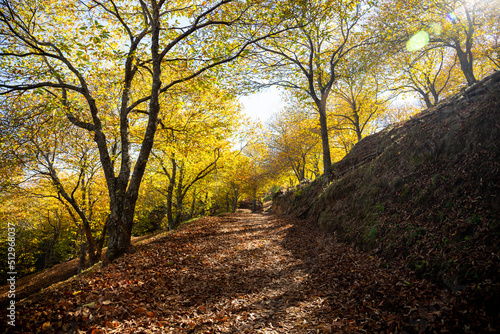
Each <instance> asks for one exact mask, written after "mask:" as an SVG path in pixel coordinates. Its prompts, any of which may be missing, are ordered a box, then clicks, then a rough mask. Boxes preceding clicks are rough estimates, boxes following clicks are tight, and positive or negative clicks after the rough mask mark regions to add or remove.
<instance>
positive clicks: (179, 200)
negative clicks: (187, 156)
mask: <svg viewBox="0 0 500 334" xmlns="http://www.w3.org/2000/svg"><path fill="white" fill-rule="evenodd" d="M183 187H184V166H183V165H181V166H180V168H179V181H178V182H177V189H176V192H177V194H176V196H175V198H176V205H175V227H176V228H177V227H178V226H179V225H180V224H181V223H182V216H183V211H184V206H183V202H184V192H183V191H182V190H183Z"/></svg>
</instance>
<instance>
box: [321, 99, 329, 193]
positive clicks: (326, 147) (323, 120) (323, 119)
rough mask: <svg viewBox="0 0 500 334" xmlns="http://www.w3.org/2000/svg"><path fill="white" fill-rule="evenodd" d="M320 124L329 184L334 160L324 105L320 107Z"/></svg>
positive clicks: (325, 178) (325, 168)
mask: <svg viewBox="0 0 500 334" xmlns="http://www.w3.org/2000/svg"><path fill="white" fill-rule="evenodd" d="M318 112H319V124H320V127H321V144H322V147H323V178H324V182H325V183H328V181H329V180H330V174H331V172H332V158H331V156H330V143H329V140H328V124H327V119H326V106H325V105H324V104H323V103H322V104H321V107H319V110H318Z"/></svg>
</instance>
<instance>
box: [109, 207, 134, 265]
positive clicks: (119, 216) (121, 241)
mask: <svg viewBox="0 0 500 334" xmlns="http://www.w3.org/2000/svg"><path fill="white" fill-rule="evenodd" d="M112 207H113V206H112ZM112 210H113V209H112ZM127 211H128V210H127ZM127 211H121V212H117V211H112V212H111V217H110V219H109V222H108V250H107V252H106V259H107V260H108V261H110V262H111V261H113V260H114V259H116V258H118V257H120V256H121V255H123V254H124V253H126V252H127V251H128V250H129V249H130V238H131V236H132V224H133V218H134V214H133V213H132V214H130V211H128V212H127Z"/></svg>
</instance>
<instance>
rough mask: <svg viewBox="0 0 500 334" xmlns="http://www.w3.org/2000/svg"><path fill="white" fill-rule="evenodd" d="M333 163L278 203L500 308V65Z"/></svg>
mask: <svg viewBox="0 0 500 334" xmlns="http://www.w3.org/2000/svg"><path fill="white" fill-rule="evenodd" d="M334 171H335V174H334V177H333V179H332V181H331V182H330V184H329V186H328V187H323V185H322V184H321V182H319V181H318V182H313V183H312V184H310V185H306V186H299V187H298V188H297V189H293V190H291V191H288V192H285V193H278V194H277V195H276V196H275V198H274V199H273V211H274V212H277V213H282V214H289V215H294V216H296V217H301V218H307V219H311V220H313V221H315V222H317V224H319V225H320V226H322V227H324V228H325V229H327V230H329V231H331V232H333V233H335V234H336V235H337V236H338V237H339V238H340V239H341V240H344V241H349V242H352V243H355V244H357V245H358V246H361V247H362V248H364V249H366V250H370V251H372V252H374V253H377V254H379V255H382V256H383V257H384V258H386V259H387V260H388V261H389V262H391V261H392V263H393V264H396V263H399V264H402V265H405V266H409V267H410V268H412V269H414V270H415V271H416V272H417V273H419V274H422V275H424V276H426V277H428V278H431V279H433V280H435V281H437V282H439V283H443V284H445V285H446V286H447V287H448V288H450V289H451V290H455V291H456V290H464V289H467V291H468V292H470V293H471V294H472V295H473V296H475V297H478V300H480V301H481V302H484V303H486V304H487V305H488V306H490V307H489V309H490V310H493V312H498V302H494V299H493V298H494V297H495V296H497V297H498V291H499V290H498V283H499V278H500V275H499V270H500V253H499V240H500V221H499V220H500V218H499V217H500V215H499V212H500V183H499V180H500V175H499V174H500V173H499V171H500V72H496V73H495V74H493V75H491V76H489V77H488V78H485V79H484V80H482V81H481V82H480V83H478V84H477V85H474V86H473V87H471V88H469V89H467V90H465V91H464V92H462V93H461V94H458V95H456V96H453V97H451V98H449V99H447V100H446V101H444V102H442V103H441V104H440V105H438V106H436V107H434V108H430V109H427V110H424V111H423V112H421V113H420V114H418V115H416V116H415V117H414V118H412V119H411V120H409V121H407V122H404V123H401V124H397V125H394V126H392V127H390V128H387V129H385V130H383V131H381V132H379V133H376V134H374V135H372V136H369V137H366V138H364V139H363V140H361V141H360V142H359V143H358V144H357V145H356V146H355V147H354V148H353V149H352V151H351V152H350V153H349V154H348V155H347V156H346V157H345V158H344V159H343V160H342V161H340V162H338V163H336V164H335V166H334ZM388 265H389V264H388ZM499 299H500V298H499ZM495 310H496V311H495Z"/></svg>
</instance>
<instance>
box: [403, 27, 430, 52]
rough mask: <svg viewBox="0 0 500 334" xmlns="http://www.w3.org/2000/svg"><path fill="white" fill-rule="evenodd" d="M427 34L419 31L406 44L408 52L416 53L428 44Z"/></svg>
mask: <svg viewBox="0 0 500 334" xmlns="http://www.w3.org/2000/svg"><path fill="white" fill-rule="evenodd" d="M429 39H430V37H429V34H428V33H427V32H426V31H423V30H422V31H419V32H417V33H416V34H415V35H413V36H412V37H411V38H410V39H409V40H408V42H406V49H407V50H408V51H417V50H420V49H421V48H423V47H424V46H426V45H427V44H429Z"/></svg>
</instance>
